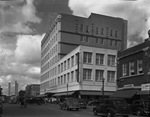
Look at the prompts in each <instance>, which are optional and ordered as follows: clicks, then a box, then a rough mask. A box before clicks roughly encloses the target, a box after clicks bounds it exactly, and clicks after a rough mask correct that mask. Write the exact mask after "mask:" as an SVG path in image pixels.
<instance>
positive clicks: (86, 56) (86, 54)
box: [83, 52, 92, 63]
mask: <svg viewBox="0 0 150 117" xmlns="http://www.w3.org/2000/svg"><path fill="white" fill-rule="evenodd" d="M83 63H92V53H91V52H84V53H83Z"/></svg>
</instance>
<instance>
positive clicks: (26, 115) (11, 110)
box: [2, 104, 93, 117]
mask: <svg viewBox="0 0 150 117" xmlns="http://www.w3.org/2000/svg"><path fill="white" fill-rule="evenodd" d="M89 110H90V109H82V110H79V111H76V110H74V111H67V110H61V109H60V108H59V106H58V105H55V104H44V105H40V106H38V105H28V107H27V108H20V106H19V105H18V104H4V113H3V115H2V117H92V116H93V113H92V111H91V110H90V111H89Z"/></svg>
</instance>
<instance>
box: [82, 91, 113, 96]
mask: <svg viewBox="0 0 150 117" xmlns="http://www.w3.org/2000/svg"><path fill="white" fill-rule="evenodd" d="M113 93H114V92H104V95H107V96H109V95H112V94H113ZM80 94H81V95H91V96H92V95H93V96H96V95H97V96H100V95H102V92H100V91H80Z"/></svg>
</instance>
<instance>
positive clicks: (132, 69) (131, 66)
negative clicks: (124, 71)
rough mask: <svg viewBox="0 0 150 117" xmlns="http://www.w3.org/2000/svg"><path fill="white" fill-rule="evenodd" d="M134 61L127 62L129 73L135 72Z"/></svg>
mask: <svg viewBox="0 0 150 117" xmlns="http://www.w3.org/2000/svg"><path fill="white" fill-rule="evenodd" d="M134 65H135V64H134V61H131V62H129V75H134V74H135V69H134V68H135V66H134Z"/></svg>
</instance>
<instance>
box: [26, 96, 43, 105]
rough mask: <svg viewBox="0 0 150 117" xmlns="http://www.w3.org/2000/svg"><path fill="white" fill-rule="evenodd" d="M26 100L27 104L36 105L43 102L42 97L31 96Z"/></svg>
mask: <svg viewBox="0 0 150 117" xmlns="http://www.w3.org/2000/svg"><path fill="white" fill-rule="evenodd" d="M26 102H27V103H28V104H37V105H40V104H44V100H43V98H40V97H32V98H30V99H28V100H26Z"/></svg>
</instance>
